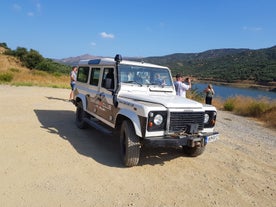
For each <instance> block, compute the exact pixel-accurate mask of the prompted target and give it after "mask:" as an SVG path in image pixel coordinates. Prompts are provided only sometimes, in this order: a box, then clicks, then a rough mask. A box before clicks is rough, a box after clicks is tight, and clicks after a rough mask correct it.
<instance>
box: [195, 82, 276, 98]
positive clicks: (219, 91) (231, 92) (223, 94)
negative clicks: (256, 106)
mask: <svg viewBox="0 0 276 207" xmlns="http://www.w3.org/2000/svg"><path fill="white" fill-rule="evenodd" d="M207 85H208V84H203V83H195V84H193V85H192V89H197V91H198V92H202V91H203V90H204V89H205V88H206V87H207ZM212 86H213V88H214V90H215V96H214V98H215V97H220V98H222V99H226V98H228V97H231V96H249V97H252V98H261V97H267V98H269V99H272V100H273V99H274V100H276V93H275V92H270V91H263V90H258V89H251V88H236V87H232V86H221V85H215V84H212Z"/></svg>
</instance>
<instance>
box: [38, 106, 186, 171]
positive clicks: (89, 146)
mask: <svg viewBox="0 0 276 207" xmlns="http://www.w3.org/2000/svg"><path fill="white" fill-rule="evenodd" d="M34 112H35V114H36V116H37V118H38V120H39V122H40V123H41V128H43V129H46V130H47V131H48V132H49V133H52V134H58V135H59V137H60V138H62V139H64V140H67V141H68V142H69V143H70V144H71V145H72V146H73V147H74V149H75V150H76V151H77V152H78V153H80V154H82V155H85V156H87V157H90V158H92V159H94V160H95V161H97V162H99V163H101V164H103V165H107V166H110V167H119V168H124V165H123V164H122V162H121V159H120V144H119V143H120V141H119V137H116V136H113V135H108V134H105V133H103V132H101V131H98V130H96V129H94V128H92V127H89V128H87V129H85V130H82V129H79V128H78V127H77V126H76V124H75V112H74V111H69V110H63V111H61V110H37V109H36V110H34ZM179 156H182V153H181V151H180V150H179V149H172V148H149V147H143V148H142V150H141V154H140V161H139V166H143V165H163V164H165V162H166V161H170V160H172V159H175V158H177V157H179Z"/></svg>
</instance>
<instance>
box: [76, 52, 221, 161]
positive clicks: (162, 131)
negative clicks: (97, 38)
mask: <svg viewBox="0 0 276 207" xmlns="http://www.w3.org/2000/svg"><path fill="white" fill-rule="evenodd" d="M73 103H74V104H75V105H76V124H77V126H78V127H79V128H81V129H83V128H86V127H87V126H89V125H92V126H93V127H95V128H97V129H100V130H102V131H104V132H106V133H112V134H114V135H116V134H117V135H118V136H120V146H121V155H122V160H123V163H124V165H126V166H135V165H137V164H138V162H139V157H140V150H141V147H143V146H145V145H151V146H158V147H159V146H162V147H171V146H175V147H182V148H183V151H184V153H186V154H187V155H188V156H198V155H200V154H202V153H203V151H204V149H205V146H206V144H207V143H208V142H211V141H215V140H216V139H217V138H218V132H215V131H214V126H215V122H216V116H217V112H216V108H215V107H213V106H211V105H203V104H201V103H198V102H196V101H193V100H190V99H187V98H183V97H180V96H177V95H176V92H175V87H174V84H173V79H172V75H171V71H170V69H169V68H168V67H163V66H159V65H154V64H149V63H144V62H138V61H129V60H122V57H121V56H120V55H116V56H115V58H114V59H112V58H99V59H91V60H81V61H80V62H79V65H78V73H77V82H76V88H75V90H74V101H73ZM113 132H115V133H113Z"/></svg>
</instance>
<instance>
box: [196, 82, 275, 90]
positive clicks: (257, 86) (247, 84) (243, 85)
mask: <svg viewBox="0 0 276 207" xmlns="http://www.w3.org/2000/svg"><path fill="white" fill-rule="evenodd" d="M194 82H195V83H197V82H199V83H206V84H209V83H211V84H215V85H221V86H231V87H236V88H252V89H258V90H264V91H270V92H276V82H271V83H269V84H268V85H260V84H256V83H255V82H254V81H236V82H233V83H228V82H222V81H215V80H206V79H194Z"/></svg>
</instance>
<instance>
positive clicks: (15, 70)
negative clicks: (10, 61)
mask: <svg viewBox="0 0 276 207" xmlns="http://www.w3.org/2000/svg"><path fill="white" fill-rule="evenodd" d="M9 71H11V72H13V73H19V72H20V70H19V69H18V68H9Z"/></svg>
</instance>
